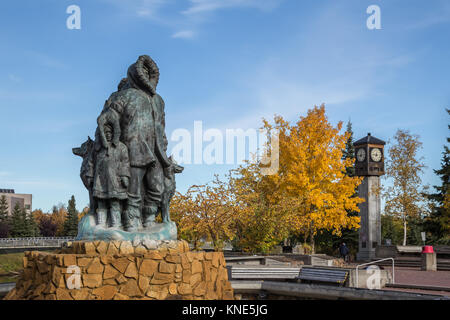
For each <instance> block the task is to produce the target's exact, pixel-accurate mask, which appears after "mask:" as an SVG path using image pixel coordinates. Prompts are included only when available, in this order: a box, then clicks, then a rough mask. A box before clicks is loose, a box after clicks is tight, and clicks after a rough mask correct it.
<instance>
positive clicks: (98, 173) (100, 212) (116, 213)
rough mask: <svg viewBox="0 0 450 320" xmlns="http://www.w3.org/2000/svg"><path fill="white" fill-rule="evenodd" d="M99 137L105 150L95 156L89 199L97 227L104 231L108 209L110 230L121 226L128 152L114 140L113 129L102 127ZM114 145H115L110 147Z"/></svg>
mask: <svg viewBox="0 0 450 320" xmlns="http://www.w3.org/2000/svg"><path fill="white" fill-rule="evenodd" d="M102 129H103V130H102V131H103V133H104V137H105V142H106V143H107V145H106V146H102V147H101V148H100V149H99V150H98V151H97V152H96V155H95V170H94V183H93V196H94V198H95V199H96V201H97V225H98V226H100V227H102V228H106V227H107V226H108V225H107V215H108V209H109V211H110V221H111V224H110V226H111V227H113V228H120V227H121V225H122V223H121V222H122V217H121V211H122V210H121V200H125V199H127V188H128V184H129V179H130V162H129V160H128V148H127V147H126V146H125V145H124V144H123V143H122V142H120V141H119V140H118V139H115V138H114V134H115V132H114V126H113V125H111V124H109V123H106V124H104V126H103V128H102ZM114 141H117V142H116V143H114Z"/></svg>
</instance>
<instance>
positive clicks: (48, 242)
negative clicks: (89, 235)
mask: <svg viewBox="0 0 450 320" xmlns="http://www.w3.org/2000/svg"><path fill="white" fill-rule="evenodd" d="M73 240H75V238H73V237H33V238H1V239H0V248H28V247H30V248H39V247H59V246H61V245H62V244H63V243H64V242H67V241H73Z"/></svg>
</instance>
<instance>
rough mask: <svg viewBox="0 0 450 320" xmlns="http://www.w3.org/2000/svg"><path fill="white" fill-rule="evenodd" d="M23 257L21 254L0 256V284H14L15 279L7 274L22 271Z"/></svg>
mask: <svg viewBox="0 0 450 320" xmlns="http://www.w3.org/2000/svg"><path fill="white" fill-rule="evenodd" d="M23 256H24V253H23V252H21V253H6V254H0V283H4V282H16V280H17V277H14V275H8V273H10V272H19V271H21V270H22V269H23V260H22V258H23Z"/></svg>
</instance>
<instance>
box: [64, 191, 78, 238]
mask: <svg viewBox="0 0 450 320" xmlns="http://www.w3.org/2000/svg"><path fill="white" fill-rule="evenodd" d="M67 213H68V214H67V219H66V221H65V222H64V235H65V236H67V237H76V235H77V233H78V211H77V209H76V206H75V197H74V196H72V198H70V200H69V205H68V206H67Z"/></svg>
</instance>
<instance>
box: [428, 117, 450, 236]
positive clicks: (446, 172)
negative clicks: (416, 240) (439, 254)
mask: <svg viewBox="0 0 450 320" xmlns="http://www.w3.org/2000/svg"><path fill="white" fill-rule="evenodd" d="M446 111H447V113H448V114H450V110H449V109H446ZM448 128H449V129H450V125H449V126H448ZM447 143H450V138H447ZM434 172H435V173H436V174H437V175H438V176H439V178H440V179H441V185H439V186H434V189H435V190H436V192H435V193H432V194H428V195H426V196H427V198H428V199H429V200H430V202H431V213H430V215H429V217H427V218H426V219H425V223H424V229H425V231H426V232H427V238H429V240H430V242H431V243H438V244H447V243H448V242H450V237H449V234H450V212H449V208H448V207H447V208H446V207H445V203H444V202H445V197H446V196H447V197H448V196H449V192H450V191H449V177H450V149H449V147H448V146H447V145H445V146H444V151H443V152H442V161H441V168H440V169H438V170H434Z"/></svg>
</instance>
